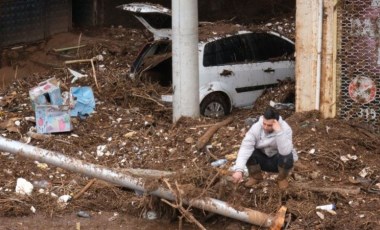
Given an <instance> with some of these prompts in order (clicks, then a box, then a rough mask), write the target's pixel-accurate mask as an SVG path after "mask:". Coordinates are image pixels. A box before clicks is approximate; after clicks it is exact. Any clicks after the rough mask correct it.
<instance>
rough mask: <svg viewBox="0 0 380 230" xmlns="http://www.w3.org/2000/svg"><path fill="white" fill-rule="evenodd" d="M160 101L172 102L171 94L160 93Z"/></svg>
mask: <svg viewBox="0 0 380 230" xmlns="http://www.w3.org/2000/svg"><path fill="white" fill-rule="evenodd" d="M161 101H163V102H173V95H170V94H169V95H161Z"/></svg>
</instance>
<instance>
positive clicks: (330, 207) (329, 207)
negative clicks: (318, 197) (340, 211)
mask: <svg viewBox="0 0 380 230" xmlns="http://www.w3.org/2000/svg"><path fill="white" fill-rule="evenodd" d="M315 209H319V210H326V211H327V210H335V209H336V206H335V204H326V205H320V206H317V207H316V208H315Z"/></svg>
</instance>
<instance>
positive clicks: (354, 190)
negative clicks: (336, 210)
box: [293, 183, 360, 195]
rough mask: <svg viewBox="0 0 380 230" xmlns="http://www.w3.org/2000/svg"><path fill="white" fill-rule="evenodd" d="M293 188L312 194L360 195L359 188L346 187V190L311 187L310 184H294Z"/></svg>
mask: <svg viewBox="0 0 380 230" xmlns="http://www.w3.org/2000/svg"><path fill="white" fill-rule="evenodd" d="M293 187H294V188H298V189H306V190H309V191H313V192H328V193H330V192H337V193H340V194H342V195H347V194H351V195H357V194H359V193H360V188H358V187H346V188H341V187H313V186H311V185H310V184H301V183H295V184H293Z"/></svg>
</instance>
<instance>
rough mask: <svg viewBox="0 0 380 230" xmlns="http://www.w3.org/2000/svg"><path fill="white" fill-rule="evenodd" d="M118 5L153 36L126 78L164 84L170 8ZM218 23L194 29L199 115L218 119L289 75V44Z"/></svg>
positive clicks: (167, 80) (168, 59) (276, 37)
mask: <svg viewBox="0 0 380 230" xmlns="http://www.w3.org/2000/svg"><path fill="white" fill-rule="evenodd" d="M118 8H121V9H123V10H127V11H130V12H132V13H133V14H134V16H135V17H136V18H137V19H138V20H139V21H140V22H141V23H142V24H143V25H144V26H145V27H146V28H147V29H148V30H149V31H150V32H152V33H153V35H154V41H152V42H150V43H148V44H146V46H145V47H144V48H143V49H142V50H141V52H140V53H139V55H138V57H137V58H136V60H135V61H134V63H133V65H132V67H131V73H130V74H131V76H132V77H137V76H139V77H142V78H145V79H149V80H152V81H158V82H159V83H160V84H161V85H170V84H171V82H172V59H171V57H172V55H171V40H170V38H171V29H170V28H171V11H170V10H169V9H166V8H164V7H162V6H159V5H152V4H146V3H144V4H143V3H132V4H124V5H121V6H119V7H118ZM218 27H221V26H220V25H219V24H213V23H204V24H201V25H200V27H199V34H200V42H199V44H198V53H199V86H200V87H199V96H200V111H201V114H203V115H205V116H210V117H221V116H224V115H227V114H228V113H230V112H231V109H232V108H233V107H246V106H251V105H253V103H254V102H255V100H256V99H257V98H258V97H259V96H260V95H261V94H262V92H263V91H264V89H266V88H269V87H273V86H275V85H277V84H278V81H279V80H285V79H287V78H290V79H294V75H295V73H294V69H295V67H294V52H295V47H294V42H292V41H291V40H289V39H287V38H285V37H283V36H281V35H279V34H277V33H274V32H263V31H261V32H260V31H258V32H252V31H248V30H245V29H244V28H243V27H242V26H239V25H228V26H226V25H225V24H223V28H219V30H218ZM214 30H215V31H224V33H222V34H221V33H219V32H218V33H216V32H213V31H214ZM205 34H206V36H205ZM201 35H202V36H201Z"/></svg>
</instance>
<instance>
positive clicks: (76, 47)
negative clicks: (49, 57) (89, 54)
mask: <svg viewBox="0 0 380 230" xmlns="http://www.w3.org/2000/svg"><path fill="white" fill-rule="evenodd" d="M81 35H82V34H81ZM79 44H80V38H79V42H78V45H77V46H71V47H64V48H59V49H53V50H54V52H61V51H67V50H73V49H78V50H79V48H82V47H85V46H86V45H79Z"/></svg>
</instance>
